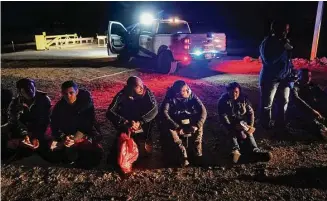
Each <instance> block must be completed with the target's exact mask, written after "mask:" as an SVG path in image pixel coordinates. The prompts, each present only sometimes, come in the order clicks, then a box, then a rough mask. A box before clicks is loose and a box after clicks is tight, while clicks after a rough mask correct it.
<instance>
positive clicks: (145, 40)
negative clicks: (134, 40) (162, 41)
mask: <svg viewBox="0 0 327 201" xmlns="http://www.w3.org/2000/svg"><path fill="white" fill-rule="evenodd" d="M140 28H141V35H140V39H139V44H140V50H141V51H142V52H143V53H145V54H146V55H148V56H151V57H152V56H153V54H154V50H153V31H152V29H153V25H151V26H149V25H148V26H141V27H140Z"/></svg>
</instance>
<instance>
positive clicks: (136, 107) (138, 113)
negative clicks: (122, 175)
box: [106, 76, 158, 164]
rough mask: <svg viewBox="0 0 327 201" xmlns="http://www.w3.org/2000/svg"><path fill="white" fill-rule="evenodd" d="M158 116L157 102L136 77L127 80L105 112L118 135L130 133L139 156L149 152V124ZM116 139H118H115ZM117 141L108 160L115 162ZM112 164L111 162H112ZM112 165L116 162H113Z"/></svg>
mask: <svg viewBox="0 0 327 201" xmlns="http://www.w3.org/2000/svg"><path fill="white" fill-rule="evenodd" d="M157 114H158V104H157V101H156V99H155V97H154V95H153V93H152V92H151V90H150V89H149V88H147V87H146V86H145V85H144V84H143V81H142V80H141V79H140V78H139V77H136V76H132V77H130V78H128V80H127V84H126V86H125V87H124V88H123V89H122V90H121V91H120V92H118V94H116V96H115V97H114V99H113V101H112V102H111V104H110V105H109V108H108V110H107V114H106V115H107V118H108V119H109V120H110V121H111V123H112V124H113V125H114V127H115V128H116V130H117V131H118V134H121V133H123V132H125V133H128V132H132V133H133V134H132V137H133V138H134V139H135V141H136V143H137V144H138V147H139V150H140V152H141V155H142V154H143V151H145V152H149V151H150V149H148V150H147V148H150V146H151V144H152V141H151V140H152V138H151V137H152V136H151V128H152V126H151V124H152V122H153V120H154V118H155V117H156V115H157ZM117 139H118V137H117ZM117 143H118V142H117V140H115V141H114V144H113V146H112V151H111V154H110V156H109V157H110V158H111V159H112V160H115V161H116V158H117ZM112 162H113V161H112ZM113 163H114V164H115V163H116V162H113Z"/></svg>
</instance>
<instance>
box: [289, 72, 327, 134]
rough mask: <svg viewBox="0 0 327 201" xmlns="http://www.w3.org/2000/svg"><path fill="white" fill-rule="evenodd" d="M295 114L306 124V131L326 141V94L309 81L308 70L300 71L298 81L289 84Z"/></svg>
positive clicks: (309, 73) (309, 74)
mask: <svg viewBox="0 0 327 201" xmlns="http://www.w3.org/2000/svg"><path fill="white" fill-rule="evenodd" d="M291 89H292V90H291V94H292V98H293V99H292V100H293V101H294V104H295V107H296V113H298V114H299V116H300V117H301V118H302V119H303V120H305V123H306V124H308V125H307V126H306V127H307V129H308V130H310V131H313V132H315V133H320V135H321V136H322V137H323V138H324V139H326V140H327V128H326V125H327V122H326V117H327V94H326V93H325V92H324V91H322V90H321V89H320V88H319V87H318V86H317V85H316V84H315V83H313V82H312V81H311V72H310V70H309V69H300V71H299V80H298V81H297V82H295V83H292V84H291Z"/></svg>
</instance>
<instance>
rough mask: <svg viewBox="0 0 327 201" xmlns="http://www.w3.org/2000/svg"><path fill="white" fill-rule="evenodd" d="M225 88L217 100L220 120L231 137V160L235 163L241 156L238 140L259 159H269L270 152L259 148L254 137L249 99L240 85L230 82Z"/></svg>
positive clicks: (252, 115) (253, 117) (252, 113)
mask: <svg viewBox="0 0 327 201" xmlns="http://www.w3.org/2000/svg"><path fill="white" fill-rule="evenodd" d="M226 89H227V92H226V93H224V94H222V96H221V97H220V98H219V100H218V114H219V120H220V122H221V123H222V125H223V126H224V128H225V130H226V131H227V133H228V135H229V136H230V137H231V138H232V139H233V150H232V157H233V162H234V163H237V162H238V160H239V157H240V156H241V153H240V151H241V148H240V145H239V143H240V142H242V144H244V145H246V148H247V150H249V151H250V152H251V153H252V154H255V155H256V156H259V158H260V159H261V158H262V159H263V160H270V159H271V157H272V154H271V153H270V152H268V151H265V150H263V149H260V148H259V147H258V145H257V143H256V141H255V139H254V136H253V134H254V131H255V128H254V119H255V116H254V111H253V108H252V106H251V103H250V101H249V99H248V98H247V96H246V95H244V94H243V93H242V91H241V86H240V85H239V84H238V83H237V82H232V83H230V84H228V86H227V87H226ZM243 142H245V143H243Z"/></svg>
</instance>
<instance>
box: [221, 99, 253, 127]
mask: <svg viewBox="0 0 327 201" xmlns="http://www.w3.org/2000/svg"><path fill="white" fill-rule="evenodd" d="M218 114H219V120H220V122H221V123H222V124H223V125H224V126H225V127H226V128H227V129H229V130H231V129H233V127H234V126H235V124H236V123H239V122H240V121H242V120H245V121H246V122H247V124H248V125H249V126H251V127H253V125H254V111H253V108H252V106H251V103H250V101H249V100H248V98H247V97H246V96H245V95H242V94H241V95H240V96H239V98H238V99H237V100H233V99H231V98H230V97H229V95H228V93H224V94H223V95H222V96H221V97H220V98H219V100H218Z"/></svg>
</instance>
